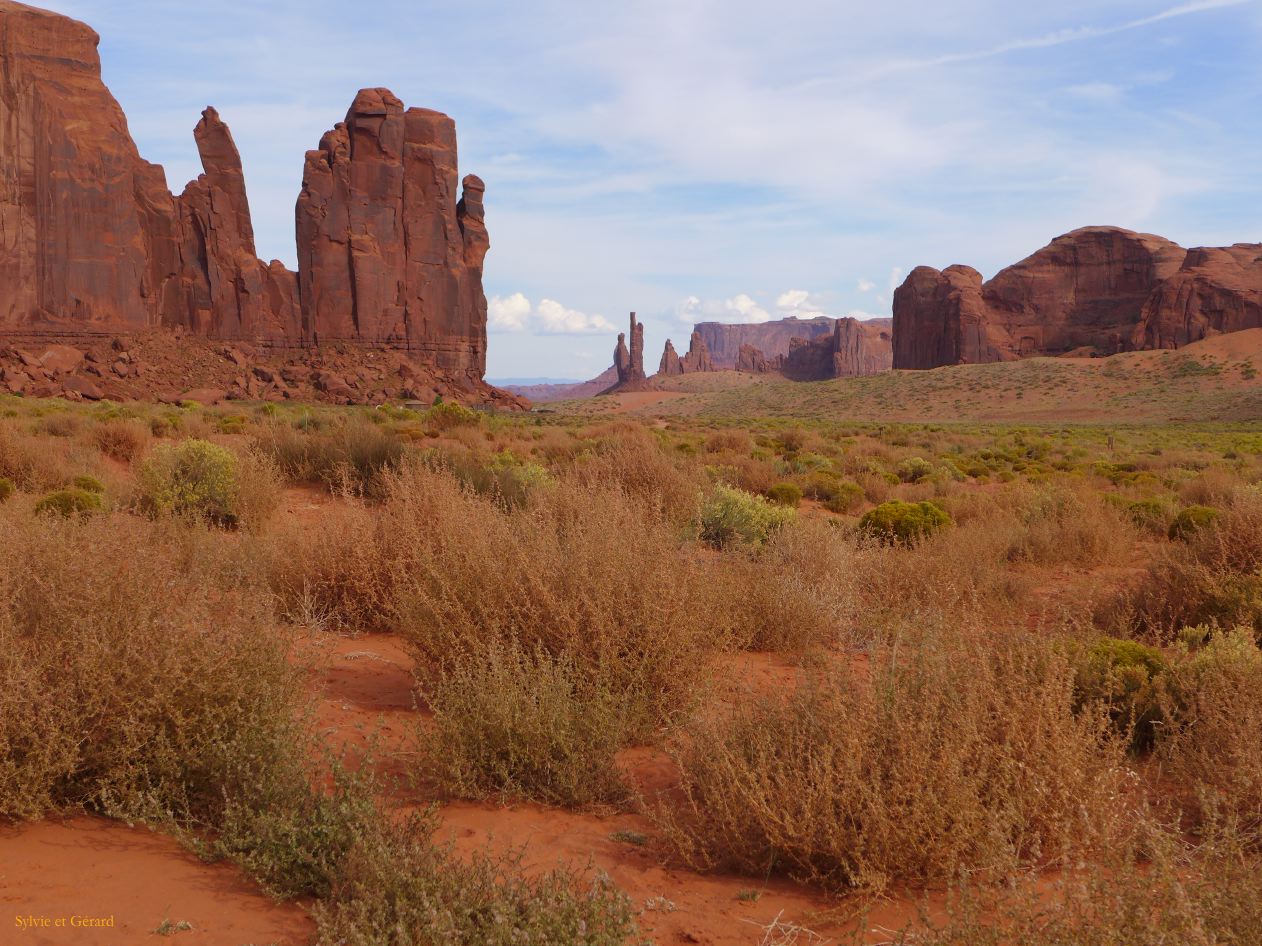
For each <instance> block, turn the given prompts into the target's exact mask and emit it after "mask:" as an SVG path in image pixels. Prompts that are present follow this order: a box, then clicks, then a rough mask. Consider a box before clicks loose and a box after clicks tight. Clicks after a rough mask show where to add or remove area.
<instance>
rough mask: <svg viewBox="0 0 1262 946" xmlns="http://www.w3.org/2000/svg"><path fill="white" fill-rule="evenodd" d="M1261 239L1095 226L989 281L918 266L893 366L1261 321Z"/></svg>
mask: <svg viewBox="0 0 1262 946" xmlns="http://www.w3.org/2000/svg"><path fill="white" fill-rule="evenodd" d="M1260 256H1262V248H1260V247H1258V246H1253V245H1243V244H1242V245H1237V246H1235V247H1225V248H1221V249H1198V250H1192V251H1187V250H1184V249H1183V248H1182V247H1180V246H1178V245H1177V244H1175V243H1171V242H1170V241H1169V240H1166V239H1163V238H1162V237H1158V236H1153V235H1152V234H1144V233H1132V232H1131V231H1129V230H1121V229H1118V228H1115V227H1087V228H1085V229H1082V230H1075V231H1074V232H1072V233H1068V234H1065V235H1064V236H1061V237H1058V238H1057V239H1055V240H1053V241H1052V243H1051V244H1050V245H1048V246H1047V247H1044V248H1043V249H1042V250H1039V251H1038V252H1037V253H1035V254H1034V255H1033V256H1031V257H1029V258H1028V259H1026V260H1023V261H1022V262H1020V263H1017V264H1016V265H1014V266H1010V267H1008V268H1007V269H1005V270H1003V271H1002V272H1000V273H999V274H998V275H996V276H995V278H994V279H992V280H990V281H989V282H986V283H983V282H982V279H981V276H980V275H979V274H978V273H977V271H976V270H973V269H970V268H969V267H967V266H952V267H950V268H948V269H946V270H944V271H942V272H938V271H937V270H935V269H930V268H928V267H919V268H917V269H916V270H914V271H913V272H912V273H911V275H910V276H908V277H907V280H906V281H905V282H904V283H903V285H902V286H901V287H900V288H899V289H898V291H897V292H896V293H895V294H894V367H896V368H934V367H937V366H939V365H951V364H966V363H979V362H991V361H1010V360H1013V359H1017V358H1024V357H1028V356H1032V355H1062V354H1066V353H1070V352H1082V353H1088V352H1089V353H1091V354H1099V355H1110V354H1114V353H1116V352H1119V351H1125V350H1131V349H1142V348H1168V347H1176V346H1178V345H1182V344H1186V343H1187V342H1189V341H1195V340H1197V339H1199V338H1203V337H1204V336H1205V335H1207V334H1212V333H1215V332H1230V331H1238V330H1240V329H1243V328H1253V327H1256V326H1259V325H1262V265H1259V262H1258V260H1259V257H1260Z"/></svg>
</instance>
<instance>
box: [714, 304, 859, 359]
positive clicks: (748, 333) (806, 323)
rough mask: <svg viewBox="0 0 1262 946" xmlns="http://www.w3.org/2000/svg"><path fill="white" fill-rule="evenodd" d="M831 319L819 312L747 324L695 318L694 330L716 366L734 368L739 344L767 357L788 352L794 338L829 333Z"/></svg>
mask: <svg viewBox="0 0 1262 946" xmlns="http://www.w3.org/2000/svg"><path fill="white" fill-rule="evenodd" d="M833 322H834V320H833V319H830V318H828V317H826V316H820V317H819V318H816V319H796V318H788V319H780V320H778V321H775V322H758V323H755V324H751V325H729V324H726V323H723V322H698V323H697V325H696V326H695V330H696V332H697V333H698V334H699V335H700V336H701V340H702V342H704V344H705V346H706V348H707V350H708V351H709V352H710V358H711V359H712V361H713V363H714V367H715V368H716V369H722V368H735V367H736V363H737V360H738V358H739V357H740V350H741V346H742V345H750V346H752V347H754V348H757V349H758V350H759V351H761V352H762V353H763V354H764V355H765V356H766V357H768V358H775V357H776V356H777V355H787V354H788V353H789V343H790V342H791V341H793V339H795V338H804V339H808V340H809V339H812V338H819V337H820V336H822V335H831V334H832V332H833Z"/></svg>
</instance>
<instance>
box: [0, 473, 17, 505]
mask: <svg viewBox="0 0 1262 946" xmlns="http://www.w3.org/2000/svg"><path fill="white" fill-rule="evenodd" d="M16 492H17V487H16V486H15V485H13V480H11V479H9V478H8V477H7V476H0V503H3V502H8V501H9V500H10V499H11V498H12V497H13V494H14V493H16Z"/></svg>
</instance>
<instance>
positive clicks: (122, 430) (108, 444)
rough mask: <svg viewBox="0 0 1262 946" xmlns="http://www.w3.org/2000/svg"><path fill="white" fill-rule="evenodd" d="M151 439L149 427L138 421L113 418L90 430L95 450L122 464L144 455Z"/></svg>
mask: <svg viewBox="0 0 1262 946" xmlns="http://www.w3.org/2000/svg"><path fill="white" fill-rule="evenodd" d="M151 439H152V437H151V434H150V431H149V425H148V424H145V423H143V422H141V421H139V420H126V419H123V418H114V419H111V420H104V421H101V422H100V423H99V424H97V425H96V426H94V427H93V428H92V442H93V443H95V444H96V448H97V449H98V450H100V451H101V452H102V453H103V454H105V455H106V456H107V457H112V458H113V459H115V460H118V461H120V462H122V463H130V462H131V461H132V460H134V459H136V457H138V456H140V455H141V454H142V453H144V451H145V449H146V448H147V447H148V446H149V441H150V440H151Z"/></svg>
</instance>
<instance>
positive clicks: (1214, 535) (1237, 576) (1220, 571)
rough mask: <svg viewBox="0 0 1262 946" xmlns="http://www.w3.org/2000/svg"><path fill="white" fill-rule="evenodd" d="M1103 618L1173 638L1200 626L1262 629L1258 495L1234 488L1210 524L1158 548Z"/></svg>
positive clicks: (1261, 517)
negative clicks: (1135, 582) (1228, 501)
mask: <svg viewBox="0 0 1262 946" xmlns="http://www.w3.org/2000/svg"><path fill="white" fill-rule="evenodd" d="M1113 610H1114V612H1115V613H1114V614H1112V615H1108V614H1106V615H1105V617H1104V619H1105V620H1112V621H1114V622H1121V623H1128V624H1130V625H1131V626H1133V627H1135V628H1136V629H1138V630H1141V631H1144V632H1147V633H1153V634H1160V635H1164V636H1172V635H1173V634H1174V633H1175V632H1176V631H1178V629H1180V628H1183V627H1189V626H1196V625H1200V624H1210V625H1214V626H1217V627H1220V628H1231V627H1235V626H1237V625H1244V626H1248V627H1252V628H1254V629H1255V631H1262V492H1259V491H1258V490H1256V489H1251V488H1246V489H1241V490H1238V491H1237V492H1236V493H1235V495H1234V497H1233V499H1232V502H1231V505H1230V506H1229V507H1227V508H1226V509H1224V510H1222V511H1221V514H1220V515H1218V516H1217V517H1215V518H1214V519H1213V522H1212V524H1210V525H1207V526H1204V527H1202V528H1199V529H1195V530H1193V531H1192V532H1191V533H1189V534H1188V536H1187V538H1186V539H1184V540H1183V541H1181V542H1175V543H1172V544H1171V545H1169V546H1167V547H1165V548H1163V549H1161V551H1160V552H1159V553H1158V554H1157V556H1156V557H1155V560H1154V561H1153V562H1152V563H1151V564H1150V565H1149V567H1148V571H1147V573H1146V575H1145V577H1144V579H1143V580H1142V581H1141V582H1140V583H1139V584H1138V586H1137V587H1135V588H1133V589H1131V590H1130V591H1128V592H1127V593H1125V594H1124V595H1123V596H1122V598H1121V599H1120V601H1119V602H1118V603H1117V604H1116V605H1115V606H1114V608H1113Z"/></svg>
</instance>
